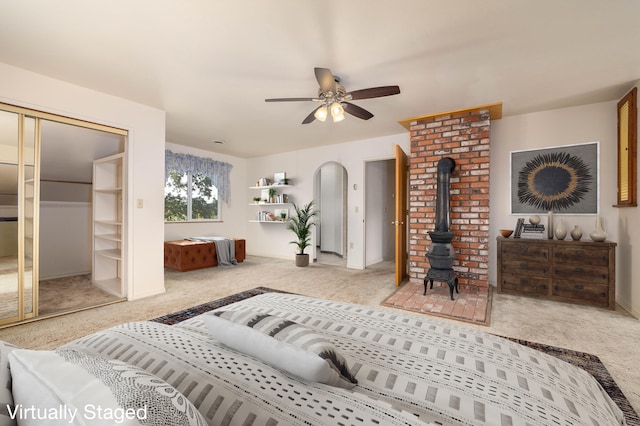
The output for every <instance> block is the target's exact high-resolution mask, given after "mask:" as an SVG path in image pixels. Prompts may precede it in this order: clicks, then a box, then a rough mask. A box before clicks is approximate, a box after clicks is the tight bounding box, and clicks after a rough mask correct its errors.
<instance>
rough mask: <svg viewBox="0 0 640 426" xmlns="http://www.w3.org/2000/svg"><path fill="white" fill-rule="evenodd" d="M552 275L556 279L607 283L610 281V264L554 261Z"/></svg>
mask: <svg viewBox="0 0 640 426" xmlns="http://www.w3.org/2000/svg"><path fill="white" fill-rule="evenodd" d="M552 275H553V279H554V280H575V281H589V282H591V283H594V284H599V285H607V284H608V283H609V267H608V266H593V265H582V264H580V265H578V264H575V263H573V264H572V263H554V265H553V274H552Z"/></svg>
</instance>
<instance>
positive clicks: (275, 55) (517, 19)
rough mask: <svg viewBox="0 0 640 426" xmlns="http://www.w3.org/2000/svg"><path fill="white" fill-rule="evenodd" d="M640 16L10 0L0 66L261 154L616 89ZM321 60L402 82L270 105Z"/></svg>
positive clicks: (204, 0) (348, 78)
mask: <svg viewBox="0 0 640 426" xmlns="http://www.w3.org/2000/svg"><path fill="white" fill-rule="evenodd" d="M639 18H640V1H637V0H613V1H602V0H563V1H558V0H536V1H510V0H483V1H478V0H455V1H451V0H398V1H395V2H391V1H388V0H348V1H338V0H323V1H310V0H255V1H247V0H182V1H176V0H135V1H127V0H111V1H100V2H98V1H86V0H56V1H50V0H29V1H24V0H2V2H0V62H5V63H8V64H11V65H14V66H17V67H21V68H24V69H27V70H31V71H34V72H37V73H41V74H45V75H48V76H51V77H54V78H57V79H60V80H64V81H68V82H71V83H74V84H77V85H80V86H84V87H88V88H91V89H94V90H97V91H101V92H105V93H110V94H113V95H115V96H119V97H122V98H126V99H130V100H133V101H137V102H140V103H143V104H147V105H150V106H153V107H157V108H159V109H162V110H164V111H166V113H167V129H166V138H167V141H169V142H174V143H179V144H184V145H189V146H194V147H197V148H202V149H208V150H211V151H216V152H221V153H226V154H230V155H236V156H241V157H252V156H259V155H264V154H268V153H273V152H282V151H289V150H293V149H298V148H306V147H312V146H318V145H324V144H334V143H340V142H345V141H350V140H357V139H363V138H370V137H376V136H383V135H389V134H397V133H403V132H404V131H405V130H404V128H403V127H401V126H400V125H399V124H398V123H397V121H398V120H402V119H406V118H409V117H415V116H420V115H425V114H431V113H438V112H442V111H448V110H454V109H459V108H465V107H471V106H476V105H482V104H487V103H493V102H503V115H505V116H508V115H514V114H521V113H527V112H533V111H540V110H546V109H552V108H559V107H567V106H573V105H578V104H584V103H591V102H601V101H608V100H615V99H618V98H620V97H622V96H623V95H624V93H625V92H626V90H628V89H629V88H630V87H631V86H632V84H633V83H634V82H635V81H637V80H639V79H640V54H639V53H638V52H639V51H640V25H638V23H639V20H640V19H639ZM314 67H325V68H330V69H331V70H332V71H333V72H334V74H337V75H338V76H339V77H341V79H342V83H343V85H344V86H345V87H346V89H347V90H356V89H363V88H367V87H373V86H383V85H399V86H400V89H401V91H402V93H401V94H399V95H396V96H391V97H385V98H378V99H368V100H361V101H354V103H356V104H357V105H359V106H361V107H363V108H365V109H367V110H369V111H371V112H372V113H373V114H374V115H375V117H373V118H372V119H371V120H368V121H363V120H360V119H357V118H355V117H352V116H347V119H346V120H344V121H343V122H340V123H332V122H330V120H327V122H324V123H322V122H318V121H315V122H313V123H311V124H308V125H302V124H300V123H301V122H302V120H303V119H304V118H305V117H306V116H307V114H309V112H311V111H312V110H313V109H314V108H315V104H314V103H312V102H292V103H265V102H264V99H265V98H275V97H313V96H315V95H316V94H317V83H316V81H315V78H314V73H313V68H314ZM1 96H2V94H1V93H0V97H1ZM216 139H221V140H224V141H225V144H224V145H218V144H213V143H212V141H213V140H216Z"/></svg>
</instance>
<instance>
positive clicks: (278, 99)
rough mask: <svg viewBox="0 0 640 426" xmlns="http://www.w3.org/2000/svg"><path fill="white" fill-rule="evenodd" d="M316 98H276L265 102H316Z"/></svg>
mask: <svg viewBox="0 0 640 426" xmlns="http://www.w3.org/2000/svg"><path fill="white" fill-rule="evenodd" d="M315 100H316V98H275V99H265V100H264V101H265V102H300V101H315Z"/></svg>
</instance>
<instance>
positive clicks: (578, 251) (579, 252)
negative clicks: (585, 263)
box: [576, 250, 584, 255]
mask: <svg viewBox="0 0 640 426" xmlns="http://www.w3.org/2000/svg"><path fill="white" fill-rule="evenodd" d="M576 254H579V255H583V254H584V250H576Z"/></svg>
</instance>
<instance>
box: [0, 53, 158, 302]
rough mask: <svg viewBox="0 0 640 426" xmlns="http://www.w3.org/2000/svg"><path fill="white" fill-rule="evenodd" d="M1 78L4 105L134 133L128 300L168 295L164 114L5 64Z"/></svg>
mask: <svg viewBox="0 0 640 426" xmlns="http://www.w3.org/2000/svg"><path fill="white" fill-rule="evenodd" d="M0 76H2V78H0V102H5V103H9V104H13V105H18V106H23V107H27V108H33V109H36V110H41V111H46V112H51V113H55V114H60V115H64V116H68V117H73V118H78V119H82V120H87V121H91V122H95V123H100V124H106V125H110V126H114V127H119V128H123V129H126V130H128V131H129V137H128V140H127V193H126V197H127V210H126V225H127V229H128V230H129V234H128V237H129V238H128V240H127V250H126V253H125V259H126V263H125V277H124V280H125V284H126V285H127V297H128V298H129V299H138V298H141V297H146V296H151V295H153V294H158V293H163V292H164V274H163V271H164V269H163V255H162V241H163V234H164V233H163V231H164V228H163V226H164V225H163V213H162V212H163V209H164V185H163V181H164V143H165V113H164V111H161V110H159V109H156V108H151V107H148V106H146V105H142V104H138V103H134V102H131V101H128V100H125V99H121V98H117V97H114V96H110V95H106V94H104V93H100V92H96V91H93V90H89V89H86V88H83V87H80V86H75V85H72V84H69V83H65V82H63V81H60V80H55V79H53V78H50V77H46V76H43V75H40V74H35V73H32V72H29V71H26V70H23V69H20V68H16V67H13V66H10V65H6V64H2V63H0ZM135 200H143V205H144V207H143V208H134V206H135ZM134 259H135V262H134Z"/></svg>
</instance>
